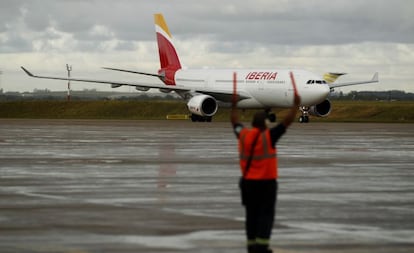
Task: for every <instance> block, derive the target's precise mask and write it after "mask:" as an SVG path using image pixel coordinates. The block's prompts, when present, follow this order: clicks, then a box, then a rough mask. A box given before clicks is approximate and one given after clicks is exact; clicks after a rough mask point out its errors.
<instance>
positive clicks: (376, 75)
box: [371, 72, 379, 83]
mask: <svg viewBox="0 0 414 253" xmlns="http://www.w3.org/2000/svg"><path fill="white" fill-rule="evenodd" d="M371 81H372V82H375V83H377V82H378V81H379V78H378V72H375V74H374V76H373V77H372V80H371Z"/></svg>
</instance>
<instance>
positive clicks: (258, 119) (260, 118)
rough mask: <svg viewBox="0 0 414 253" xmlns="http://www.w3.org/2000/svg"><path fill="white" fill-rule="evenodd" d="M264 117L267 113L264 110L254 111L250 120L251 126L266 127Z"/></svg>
mask: <svg viewBox="0 0 414 253" xmlns="http://www.w3.org/2000/svg"><path fill="white" fill-rule="evenodd" d="M266 118H267V113H266V112H263V111H261V112H256V113H255V114H254V116H253V120H252V126H253V127H257V128H259V129H266V128H267V126H266Z"/></svg>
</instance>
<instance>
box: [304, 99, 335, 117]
mask: <svg viewBox="0 0 414 253" xmlns="http://www.w3.org/2000/svg"><path fill="white" fill-rule="evenodd" d="M330 112H331V102H330V101H329V100H328V99H325V100H324V101H323V102H322V103H320V104H317V105H313V106H311V107H310V109H309V113H310V114H311V115H313V116H318V117H326V116H328V115H329V113H330Z"/></svg>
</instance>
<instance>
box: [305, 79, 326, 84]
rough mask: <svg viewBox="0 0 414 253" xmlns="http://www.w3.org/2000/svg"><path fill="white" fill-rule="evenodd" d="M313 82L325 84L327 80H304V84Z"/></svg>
mask: <svg viewBox="0 0 414 253" xmlns="http://www.w3.org/2000/svg"><path fill="white" fill-rule="evenodd" d="M313 83H317V84H326V83H327V82H326V81H325V80H308V81H307V82H306V84H313Z"/></svg>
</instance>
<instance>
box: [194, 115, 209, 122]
mask: <svg viewBox="0 0 414 253" xmlns="http://www.w3.org/2000/svg"><path fill="white" fill-rule="evenodd" d="M212 120H213V117H212V116H200V115H197V114H191V121H192V122H211V121H212Z"/></svg>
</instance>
